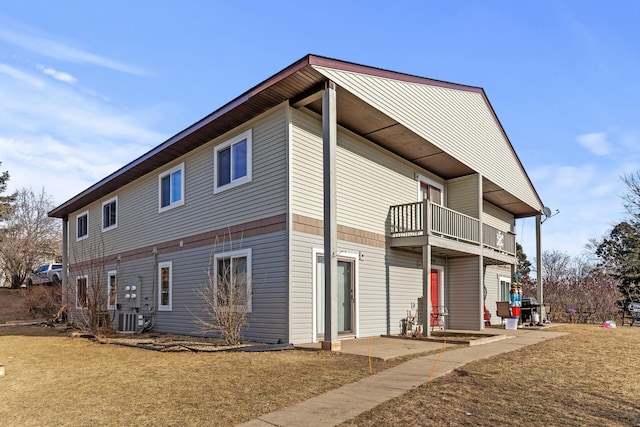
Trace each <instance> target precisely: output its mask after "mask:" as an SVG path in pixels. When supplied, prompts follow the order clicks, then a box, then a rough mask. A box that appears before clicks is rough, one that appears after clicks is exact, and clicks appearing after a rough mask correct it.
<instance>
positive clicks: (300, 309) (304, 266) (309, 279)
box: [289, 231, 323, 344]
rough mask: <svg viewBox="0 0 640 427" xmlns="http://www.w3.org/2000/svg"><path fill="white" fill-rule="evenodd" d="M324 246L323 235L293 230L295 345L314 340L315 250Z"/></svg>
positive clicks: (292, 325) (291, 292)
mask: <svg viewBox="0 0 640 427" xmlns="http://www.w3.org/2000/svg"><path fill="white" fill-rule="evenodd" d="M322 246H323V243H322V236H316V235H313V234H307V233H299V232H295V231H293V232H292V233H291V251H290V263H289V272H290V274H289V301H290V303H289V317H290V331H291V336H290V341H291V342H292V343H294V344H299V343H308V342H312V341H313V327H314V325H313V322H314V319H313V280H314V278H313V263H314V260H313V249H314V248H322Z"/></svg>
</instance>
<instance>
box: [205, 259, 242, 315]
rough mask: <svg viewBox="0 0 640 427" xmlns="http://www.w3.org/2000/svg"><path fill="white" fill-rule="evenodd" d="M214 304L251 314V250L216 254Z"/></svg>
mask: <svg viewBox="0 0 640 427" xmlns="http://www.w3.org/2000/svg"><path fill="white" fill-rule="evenodd" d="M213 265H214V270H215V271H214V276H213V277H215V278H216V287H215V304H216V306H218V307H226V308H230V309H231V308H235V309H246V310H247V312H251V249H242V250H237V251H232V252H225V253H220V254H216V255H215V257H214V264H213Z"/></svg>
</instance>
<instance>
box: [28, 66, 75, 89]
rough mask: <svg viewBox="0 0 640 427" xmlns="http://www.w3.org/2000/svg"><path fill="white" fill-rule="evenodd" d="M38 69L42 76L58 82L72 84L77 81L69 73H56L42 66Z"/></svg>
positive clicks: (56, 71)
mask: <svg viewBox="0 0 640 427" xmlns="http://www.w3.org/2000/svg"><path fill="white" fill-rule="evenodd" d="M38 69H39V70H40V71H42V72H43V73H44V74H46V75H48V76H51V77H53V78H54V79H56V80H59V81H61V82H65V83H71V84H73V83H76V82H77V81H78V79H76V78H75V77H73V76H72V75H71V74H69V73H65V72H64V71H58V70H55V69H53V68H50V67H44V66H42V65H39V66H38Z"/></svg>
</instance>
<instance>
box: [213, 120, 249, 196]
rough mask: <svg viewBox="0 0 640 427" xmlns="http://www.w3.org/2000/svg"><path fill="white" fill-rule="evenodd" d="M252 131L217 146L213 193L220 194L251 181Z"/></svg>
mask: <svg viewBox="0 0 640 427" xmlns="http://www.w3.org/2000/svg"><path fill="white" fill-rule="evenodd" d="M251 135H252V133H251V129H249V130H248V131H246V132H243V133H241V134H240V135H237V136H236V137H234V138H231V139H230V140H228V141H225V142H223V143H222V144H219V145H218V146H216V148H215V151H214V167H213V169H214V174H213V177H214V179H213V181H214V183H213V192H214V193H218V192H221V191H224V190H228V189H230V188H233V187H236V186H238V185H241V184H244V183H246V182H250V181H251V163H252V160H251V153H252V139H251V138H252V136H251Z"/></svg>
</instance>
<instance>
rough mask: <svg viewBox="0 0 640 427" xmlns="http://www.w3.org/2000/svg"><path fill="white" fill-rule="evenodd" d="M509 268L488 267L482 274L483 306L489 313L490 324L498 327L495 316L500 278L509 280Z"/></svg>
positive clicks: (498, 298) (497, 319)
mask: <svg viewBox="0 0 640 427" xmlns="http://www.w3.org/2000/svg"><path fill="white" fill-rule="evenodd" d="M510 275H511V268H510V267H509V266H496V265H488V266H487V267H486V270H485V274H484V284H485V286H486V287H487V298H486V300H485V304H486V306H487V310H489V312H490V313H491V324H492V325H499V324H500V318H499V317H497V316H496V310H497V308H496V301H501V299H500V277H505V278H509V276H510Z"/></svg>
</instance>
